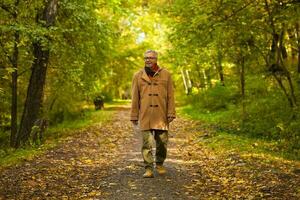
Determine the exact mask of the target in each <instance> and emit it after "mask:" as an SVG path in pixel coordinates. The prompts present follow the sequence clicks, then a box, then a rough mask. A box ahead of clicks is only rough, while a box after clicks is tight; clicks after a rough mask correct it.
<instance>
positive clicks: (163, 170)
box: [156, 165, 167, 175]
mask: <svg viewBox="0 0 300 200" xmlns="http://www.w3.org/2000/svg"><path fill="white" fill-rule="evenodd" d="M156 170H157V173H158V174H159V175H164V174H166V173H167V170H166V168H165V167H164V166H162V165H157V166H156Z"/></svg>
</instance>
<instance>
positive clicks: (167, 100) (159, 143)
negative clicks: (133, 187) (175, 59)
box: [130, 50, 175, 178]
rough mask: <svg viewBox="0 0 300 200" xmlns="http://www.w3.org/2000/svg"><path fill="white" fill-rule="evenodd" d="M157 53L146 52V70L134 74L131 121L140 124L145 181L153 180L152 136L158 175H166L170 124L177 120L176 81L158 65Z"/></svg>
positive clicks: (152, 51)
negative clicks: (174, 86) (174, 88)
mask: <svg viewBox="0 0 300 200" xmlns="http://www.w3.org/2000/svg"><path fill="white" fill-rule="evenodd" d="M157 56H158V54H157V52H156V51H154V50H147V51H146V52H145V57H144V61H145V67H144V68H142V69H141V70H140V71H138V72H137V73H135V74H134V76H133V81H132V104H131V116H130V120H131V121H132V123H133V124H134V125H135V126H136V125H139V129H140V130H141V134H142V137H143V145H142V156H143V159H144V163H145V169H146V170H145V173H144V175H143V177H144V178H152V177H154V175H153V168H154V158H153V155H152V145H151V137H153V135H154V139H155V142H156V154H155V163H156V170H157V172H158V174H160V175H163V174H165V173H166V168H165V167H164V166H163V163H164V161H165V159H166V156H167V143H168V129H169V123H170V122H172V121H173V120H174V118H175V103H174V91H173V81H172V78H171V74H170V72H168V71H167V70H166V69H164V68H161V67H159V66H158V65H157V58H158V57H157Z"/></svg>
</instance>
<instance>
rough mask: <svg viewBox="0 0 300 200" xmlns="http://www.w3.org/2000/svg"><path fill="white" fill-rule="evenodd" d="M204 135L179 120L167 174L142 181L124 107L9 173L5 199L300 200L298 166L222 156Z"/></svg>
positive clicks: (3, 184)
mask: <svg viewBox="0 0 300 200" xmlns="http://www.w3.org/2000/svg"><path fill="white" fill-rule="evenodd" d="M199 131H200V132H205V131H207V130H204V129H203V128H201V124H197V123H196V122H190V121H187V120H183V119H176V120H175V122H174V123H173V124H172V126H171V131H170V143H169V148H168V150H169V152H168V158H167V161H166V163H165V164H166V167H167V169H168V173H167V175H165V176H159V175H157V174H155V178H153V179H143V178H142V174H143V172H144V168H143V162H142V159H141V153H140V137H139V135H138V133H134V132H133V130H132V127H131V124H130V122H129V110H128V108H127V109H125V110H124V109H123V110H120V111H118V113H117V114H116V115H115V116H114V118H113V119H112V121H111V122H110V123H107V124H105V125H102V124H97V125H95V126H93V127H89V128H88V129H86V130H84V131H78V133H76V134H75V136H74V137H71V138H68V139H67V140H66V141H64V142H63V143H62V144H61V145H60V146H58V147H56V148H54V149H52V150H49V151H48V152H47V153H46V154H45V155H43V156H40V157H39V158H36V159H34V160H32V161H24V163H22V164H21V165H19V166H17V167H10V168H6V169H2V170H1V171H0V176H1V179H0V199H120V200H132V199H164V200H165V199H166V200H168V199H170V200H173V199H300V194H299V193H300V188H299V185H300V172H299V166H298V165H297V164H299V163H297V162H288V161H278V162H270V163H268V164H265V162H262V161H261V160H260V159H258V158H257V157H253V156H249V157H248V158H245V157H243V158H242V157H241V156H240V155H239V154H238V153H236V152H228V153H226V154H222V155H216V154H214V153H213V152H211V151H209V150H208V149H206V147H205V146H203V145H201V143H199V141H198V139H196V138H194V133H195V132H199ZM197 141H198V142H197Z"/></svg>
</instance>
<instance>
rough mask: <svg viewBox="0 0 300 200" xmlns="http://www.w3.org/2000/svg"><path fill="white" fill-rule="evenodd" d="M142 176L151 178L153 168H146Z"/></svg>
mask: <svg viewBox="0 0 300 200" xmlns="http://www.w3.org/2000/svg"><path fill="white" fill-rule="evenodd" d="M143 177H144V178H153V177H154V175H153V170H152V169H150V168H146V172H145V173H144V174H143Z"/></svg>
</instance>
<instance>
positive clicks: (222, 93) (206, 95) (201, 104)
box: [187, 84, 239, 112]
mask: <svg viewBox="0 0 300 200" xmlns="http://www.w3.org/2000/svg"><path fill="white" fill-rule="evenodd" d="M238 97H239V96H238V95H237V92H236V91H235V90H234V89H230V88H228V87H224V86H222V85H221V84H217V85H216V86H215V87H213V88H210V89H207V90H203V91H199V93H198V94H193V95H192V96H191V97H190V98H189V99H188V100H187V101H188V103H190V104H192V105H195V107H197V108H199V109H202V110H206V111H207V112H213V111H217V110H220V109H227V108H229V107H230V106H231V105H233V104H235V103H236V102H237V101H238Z"/></svg>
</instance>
